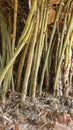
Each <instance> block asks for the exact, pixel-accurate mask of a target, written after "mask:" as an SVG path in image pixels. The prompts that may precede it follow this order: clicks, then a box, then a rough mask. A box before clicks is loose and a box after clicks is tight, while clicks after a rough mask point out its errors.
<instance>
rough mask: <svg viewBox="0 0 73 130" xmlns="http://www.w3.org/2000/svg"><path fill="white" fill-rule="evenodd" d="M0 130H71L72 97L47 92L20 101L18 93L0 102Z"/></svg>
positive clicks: (72, 123) (72, 126) (72, 120)
mask: <svg viewBox="0 0 73 130" xmlns="http://www.w3.org/2000/svg"><path fill="white" fill-rule="evenodd" d="M0 130H73V97H68V98H63V97H61V98H54V97H52V96H51V95H49V94H48V93H45V92H44V93H43V95H42V96H41V97H37V99H36V98H35V99H32V98H31V97H26V100H25V102H23V103H21V102H20V94H19V93H12V94H10V95H9V97H8V99H7V101H6V104H5V106H3V105H2V104H1V103H0Z"/></svg>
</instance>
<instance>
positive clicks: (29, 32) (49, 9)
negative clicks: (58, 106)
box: [0, 0, 73, 102]
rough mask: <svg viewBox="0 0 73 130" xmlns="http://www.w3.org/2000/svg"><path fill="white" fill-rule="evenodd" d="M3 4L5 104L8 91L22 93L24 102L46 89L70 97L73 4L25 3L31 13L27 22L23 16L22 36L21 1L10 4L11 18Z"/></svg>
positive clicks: (0, 80) (0, 46)
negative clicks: (20, 22) (27, 97)
mask: <svg viewBox="0 0 73 130" xmlns="http://www.w3.org/2000/svg"><path fill="white" fill-rule="evenodd" d="M3 2H4V1H3V0H0V91H1V94H0V98H1V100H2V101H3V102H5V100H6V95H7V93H8V91H11V92H14V91H16V92H20V93H21V101H24V100H25V98H26V96H27V95H28V96H31V97H32V98H35V97H36V96H37V95H42V92H43V91H44V90H45V91H47V92H51V94H52V95H54V96H68V95H69V93H72V92H73V1H72V0H32V2H31V1H30V0H29V1H28V2H27V1H26V3H28V11H27V12H28V13H27V18H26V19H25V17H24V16H23V21H24V22H23V23H24V24H23V29H21V31H20V35H19V27H18V25H19V26H20V27H21V25H20V24H18V23H19V21H20V19H19V17H18V15H21V11H20V8H22V7H21V5H20V0H8V1H7V5H6V6H8V4H9V5H10V7H11V9H10V10H8V15H7V12H6V9H5V8H8V7H3ZM5 4H6V3H5ZM53 11H54V13H53ZM4 13H5V14H4ZM24 13H25V12H24ZM52 13H53V15H52ZM7 16H8V17H7Z"/></svg>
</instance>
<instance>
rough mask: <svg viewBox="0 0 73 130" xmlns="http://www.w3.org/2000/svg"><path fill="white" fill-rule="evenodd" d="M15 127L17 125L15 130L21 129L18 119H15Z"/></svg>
mask: <svg viewBox="0 0 73 130" xmlns="http://www.w3.org/2000/svg"><path fill="white" fill-rule="evenodd" d="M14 127H15V130H21V129H20V125H19V123H18V122H17V121H16V120H14Z"/></svg>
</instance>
